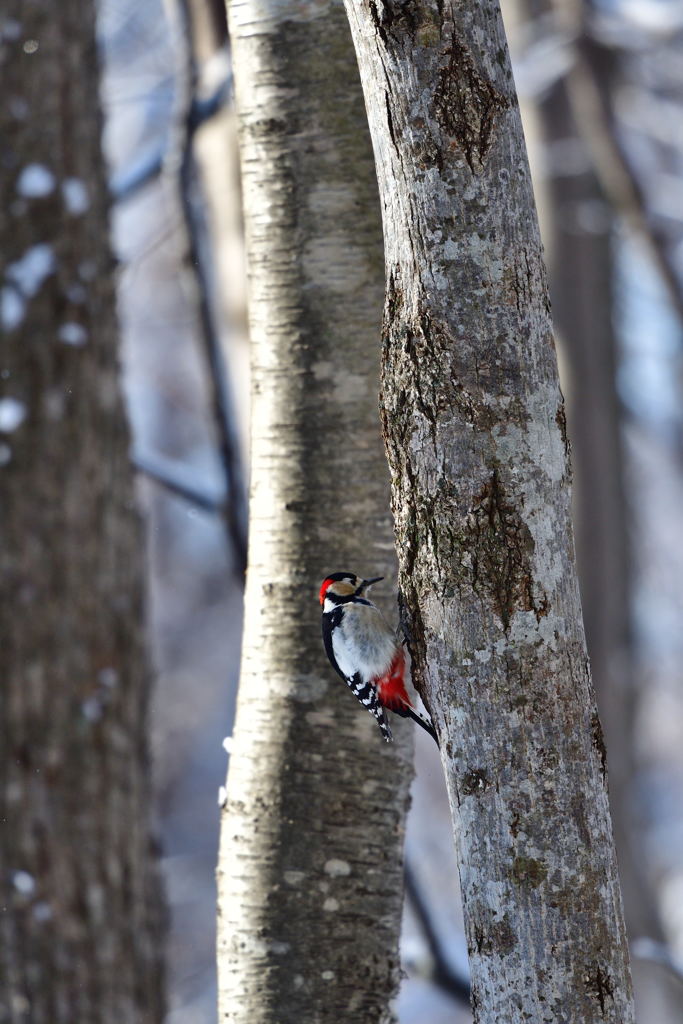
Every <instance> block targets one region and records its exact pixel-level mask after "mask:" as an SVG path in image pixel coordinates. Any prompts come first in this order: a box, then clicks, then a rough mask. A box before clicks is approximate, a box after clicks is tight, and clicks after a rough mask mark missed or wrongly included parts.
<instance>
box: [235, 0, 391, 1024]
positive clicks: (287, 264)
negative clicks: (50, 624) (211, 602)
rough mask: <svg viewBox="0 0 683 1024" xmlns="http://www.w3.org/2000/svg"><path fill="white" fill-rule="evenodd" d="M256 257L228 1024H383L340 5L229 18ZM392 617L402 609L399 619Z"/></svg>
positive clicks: (353, 188) (363, 303)
mask: <svg viewBox="0 0 683 1024" xmlns="http://www.w3.org/2000/svg"><path fill="white" fill-rule="evenodd" d="M229 15H230V19H231V24H230V33H231V40H232V52H233V59H234V69H235V81H236V87H237V105H238V110H239V116H240V149H241V164H242V176H243V190H244V208H245V221H246V229H247V247H248V259H249V286H250V301H249V309H250V326H251V337H252V345H253V356H252V400H253V412H252V463H251V474H252V479H251V500H250V546H249V570H248V576H247V589H246V608H245V636H244V652H243V664H242V674H241V680H240V691H239V698H238V709H237V719H236V726H235V734H234V740H233V751H232V754H231V759H230V768H229V774H228V783H227V790H228V800H227V805H226V808H225V811H224V816H223V822H222V834H221V852H220V861H219V870H218V884H219V920H218V969H219V1019H220V1020H221V1021H227V1020H229V1021H240V1022H245V1024H247V1022H248V1024H264V1022H272V1024H290V1022H291V1024H295V1022H296V1024H301V1022H302V1021H306V1024H326V1022H329V1024H340V1022H342V1021H361V1020H362V1021H366V1022H370V1021H388V1020H390V1019H392V1018H391V1012H390V1009H389V1006H388V1004H389V1000H390V998H391V997H392V996H393V995H394V994H395V992H396V988H397V985H398V979H399V961H398V938H399V930H400V919H401V903H402V889H403V885H402V873H401V852H402V843H403V820H404V815H405V810H406V804H407V794H408V783H409V778H410V767H409V750H410V743H409V738H408V734H409V728H408V729H407V730H406V729H402V728H401V727H402V726H403V725H404V724H405V725H407V726H410V723H398V725H397V728H396V730H395V735H396V737H397V740H396V742H395V743H394V744H392V745H387V744H386V743H384V742H383V740H382V739H381V736H380V733H379V730H378V728H377V725H376V723H375V722H374V720H373V719H372V718H371V716H370V715H369V714H367V712H365V711H364V710H363V708H361V706H360V705H359V704H358V703H357V701H355V699H354V698H353V696H352V695H351V694H350V692H349V691H348V690H347V688H346V687H345V686H344V684H343V683H342V682H341V680H339V679H338V678H337V677H336V676H335V675H334V674H333V672H332V669H331V668H330V666H329V664H328V663H327V659H326V657H325V654H324V650H323V646H322V640H321V635H320V606H319V604H318V599H317V598H318V589H319V586H320V583H321V581H322V579H323V578H324V576H325V575H327V574H328V573H329V572H334V571H336V570H339V569H351V570H353V571H357V572H360V573H363V574H364V575H373V576H374V575H380V574H385V575H386V576H388V577H389V580H388V581H387V582H386V583H385V584H384V585H383V586H382V587H380V588H378V589H377V591H376V592H377V593H378V595H379V596H380V597H381V596H382V595H384V597H385V599H386V606H385V607H386V609H387V613H388V615H389V616H390V617H392V618H394V619H396V618H397V613H396V604H395V600H394V598H393V594H394V586H393V585H392V583H391V582H390V581H391V580H392V579H394V580H395V565H394V555H393V545H392V540H391V516H390V513H389V479H388V472H387V468H386V460H385V459H384V455H383V452H382V445H381V437H380V430H379V417H378V411H377V389H378V385H379V355H380V323H381V309H382V293H383V267H382V240H381V226H380V221H379V203H378V197H377V190H376V181H375V175H374V169H373V161H372V150H371V145H370V139H369V135H368V131H367V121H366V119H365V114H364V110H363V100H362V95H361V91H360V83H359V81H358V72H357V68H356V65H355V59H354V54H353V47H352V44H351V39H350V36H349V30H348V25H347V23H346V18H345V16H344V10H343V7H342V6H341V3H337V2H324V3H301V2H295V0H291V2H277V3H276V2H273V3H265V4H264V3H262V2H251V0H250V2H235V3H233V4H232V5H231V7H230V10H229ZM392 606H393V607H392Z"/></svg>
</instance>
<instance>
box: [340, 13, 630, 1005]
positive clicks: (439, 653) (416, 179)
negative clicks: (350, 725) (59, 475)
mask: <svg viewBox="0 0 683 1024" xmlns="http://www.w3.org/2000/svg"><path fill="white" fill-rule="evenodd" d="M347 13H348V15H349V20H350V23H351V26H352V32H353V36H354V42H355V45H356V50H357V54H358V60H359V67H360V70H361V78H362V80H363V83H364V89H365V96H366V105H367V108H368V115H369V120H370V127H371V134H372V137H373V145H374V149H375V159H376V164H377V173H378V179H379V182H380V194H381V196H382V202H383V217H384V234H385V257H386V269H387V295H386V303H385V317H384V332H383V366H382V392H381V407H382V423H383V431H384V437H385V444H386V449H387V455H388V459H389V465H390V469H391V475H392V508H393V513H394V522H395V531H396V536H397V546H398V551H399V560H400V585H401V591H402V615H403V618H404V620H405V627H406V634H407V636H408V637H409V640H410V647H411V655H412V663H413V670H414V677H415V680H416V682H417V685H418V688H419V689H420V690H421V693H422V695H423V697H424V699H425V702H426V704H427V706H428V707H429V709H430V711H431V713H432V716H433V718H434V720H435V722H436V723H437V730H438V732H439V735H440V738H441V750H442V757H443V762H444V768H445V771H446V778H447V784H448V788H449V795H450V800H451V806H452V810H453V817H454V824H455V837H456V844H457V848H458V860H459V867H460V878H461V887H462V893H463V902H464V909H465V922H466V931H467V935H468V942H469V949H470V960H471V969H472V990H473V1006H474V1011H475V1020H476V1021H477V1022H478V1024H484V1022H486V1024H494V1022H499V1021H502V1020H505V1021H506V1024H516V1022H518V1021H519V1022H522V1021H528V1020H543V1019H549V1020H557V1021H559V1020H562V1021H571V1022H573V1024H574V1022H576V1024H579V1022H585V1021H594V1020H595V1021H597V1020H600V1021H605V1022H607V1021H609V1022H610V1024H624V1022H629V1021H632V1020H633V1005H632V998H631V988H630V976H629V967H628V953H627V948H626V940H625V932H624V925H623V915H622V909H621V901H620V893H619V883H618V877H617V871H616V861H615V857H614V848H613V843H612V836H611V826H610V820H609V809H608V803H607V793H606V786H605V772H604V750H603V748H602V745H601V743H600V732H599V726H596V722H597V713H596V711H595V704H594V697H593V692H592V687H591V682H590V672H589V669H588V664H587V658H586V649H585V641H584V636H583V628H582V622H581V608H580V602H579V596H578V588H577V583H576V574H575V568H574V554H573V541H572V532H571V521H570V506H569V502H570V493H569V482H570V468H569V462H568V444H567V437H566V430H565V422H564V407H563V400H562V395H561V393H560V389H559V385H558V378H557V365H556V359H555V353H554V346H553V335H552V323H551V320H550V315H549V305H548V295H547V285H546V277H545V269H544V264H543V252H542V247H541V243H540V239H539V235H538V227H537V223H536V217H535V209H534V202H533V194H532V190H531V183H530V178H529V172H528V166H527V161H526V154H525V150H524V140H523V135H522V131H521V124H520V120H519V112H518V106H517V99H516V95H515V91H514V83H513V79H512V74H511V69H510V63H509V57H508V54H507V45H506V41H505V35H504V31H503V27H502V23H501V19H500V11H499V8H498V4H497V0H483V2H482V3H479V4H477V5H468V6H464V5H456V4H453V3H449V2H443V0H434V2H431V0H413V2H400V3H399V2H393V0H385V2H383V0H361V2H357V0H347ZM569 894H571V898H570V896H569ZM501 922H505V927H501ZM577 979H581V981H580V982H578V981H577Z"/></svg>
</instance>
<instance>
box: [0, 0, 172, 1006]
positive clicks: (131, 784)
mask: <svg viewBox="0 0 683 1024" xmlns="http://www.w3.org/2000/svg"><path fill="white" fill-rule="evenodd" d="M3 40H4V41H3V44H2V49H3V53H2V57H3V65H2V66H3V104H2V110H1V112H0V134H1V135H2V139H3V160H2V163H1V164H0V186H1V187H0V191H1V193H2V195H3V197H4V198H3V203H2V207H1V209H0V243H1V244H0V253H1V257H0V258H1V259H2V289H3V290H2V308H1V312H2V326H3V343H2V356H1V367H2V370H1V375H2V397H1V398H0V431H2V433H1V434H0V461H1V462H2V468H1V469H0V473H1V474H2V477H1V480H2V525H1V529H2V539H1V546H0V578H1V579H2V606H1V610H0V617H1V623H2V625H1V631H2V638H3V639H2V644H1V645H0V675H1V678H2V687H3V699H2V703H1V704H0V884H1V885H2V887H3V896H2V901H1V906H2V913H1V914H0V1019H1V1020H3V1021H12V1022H19V1021H25V1022H29V1021H30V1022H31V1024H99V1022H110V1024H121V1022H131V1024H132V1022H136V1024H137V1022H141V1021H145V1022H150V1024H153V1022H158V1021H160V1020H161V1019H162V1015H163V999H162V972H161V961H162V941H161V939H162V915H161V911H160V890H159V885H158V881H157V875H156V869H155V866H154V859H153V848H152V841H151V833H150V826H149V820H148V814H149V788H150V787H149V766H148V759H147V747H146V722H147V699H148V690H149V674H148V670H147V665H146V661H145V655H144V650H143V635H142V630H143V609H142V573H141V566H142V548H141V542H140V529H139V522H138V517H137V515H136V513H135V511H134V503H133V491H132V481H131V470H130V466H129V462H128V445H129V438H128V431H127V427H126V418H125V414H124V408H123V404H122V400H121V395H120V390H119V377H118V367H117V330H116V317H115V308H114V289H113V269H114V268H113V262H112V257H111V252H110V248H109V231H108V210H107V202H106V186H105V178H104V168H103V161H102V155H101V150H100V134H101V118H100V112H99V106H98V61H97V52H96V45H95V27H94V6H93V5H91V4H88V3H85V4H84V3H80V2H76V0H63V2H60V3H59V4H53V3H49V2H48V0H36V2H33V3H31V4H29V5H27V4H23V3H21V2H18V0H13V2H10V3H9V5H7V4H6V5H5V8H4V10H3Z"/></svg>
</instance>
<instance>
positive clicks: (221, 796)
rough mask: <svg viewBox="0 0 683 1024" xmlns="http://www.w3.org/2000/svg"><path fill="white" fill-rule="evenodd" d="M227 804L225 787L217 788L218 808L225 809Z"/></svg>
mask: <svg viewBox="0 0 683 1024" xmlns="http://www.w3.org/2000/svg"><path fill="white" fill-rule="evenodd" d="M227 802H228V791H227V789H226V788H225V786H219V787H218V806H219V807H225V805H226V804H227Z"/></svg>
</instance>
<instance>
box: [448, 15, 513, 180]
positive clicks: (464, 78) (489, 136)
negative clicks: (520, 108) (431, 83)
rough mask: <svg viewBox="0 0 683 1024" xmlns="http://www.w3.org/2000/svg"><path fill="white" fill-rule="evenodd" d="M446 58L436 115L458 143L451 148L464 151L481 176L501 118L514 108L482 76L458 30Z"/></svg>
mask: <svg viewBox="0 0 683 1024" xmlns="http://www.w3.org/2000/svg"><path fill="white" fill-rule="evenodd" d="M444 56H445V57H447V58H448V63H447V64H446V66H445V67H443V68H442V69H441V72H440V74H439V81H438V83H437V87H436V90H435V92H434V114H435V116H436V120H437V122H438V124H439V126H440V127H441V129H442V130H443V131H444V132H446V134H447V135H450V136H452V137H453V139H454V140H455V142H454V143H453V144H452V145H451V147H450V148H451V149H458V148H459V149H461V150H462V152H463V153H464V155H465V159H466V160H467V163H468V165H469V168H470V170H471V171H472V173H473V174H477V173H480V172H481V171H482V170H483V169H484V164H485V161H486V157H487V155H488V153H489V151H490V149H491V146H492V145H493V138H494V131H495V127H496V119H497V116H498V114H500V113H501V112H502V111H503V110H507V109H508V108H509V107H510V101H509V100H508V99H507V97H505V96H503V94H502V93H500V92H499V91H498V90H497V89H496V88H495V86H494V85H493V83H492V82H490V81H489V80H488V79H487V78H485V77H484V76H483V75H482V74H481V72H480V71H479V69H478V68H477V66H476V64H475V62H474V59H473V57H472V54H471V53H470V51H469V50H468V48H467V47H466V46H465V44H464V43H463V42H461V40H460V39H458V37H457V35H456V33H455V30H453V32H452V36H451V42H450V44H449V46H448V48H447V49H446V50H445V52H444ZM437 149H438V150H439V151H440V152H442V151H443V150H442V148H441V147H437Z"/></svg>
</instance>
